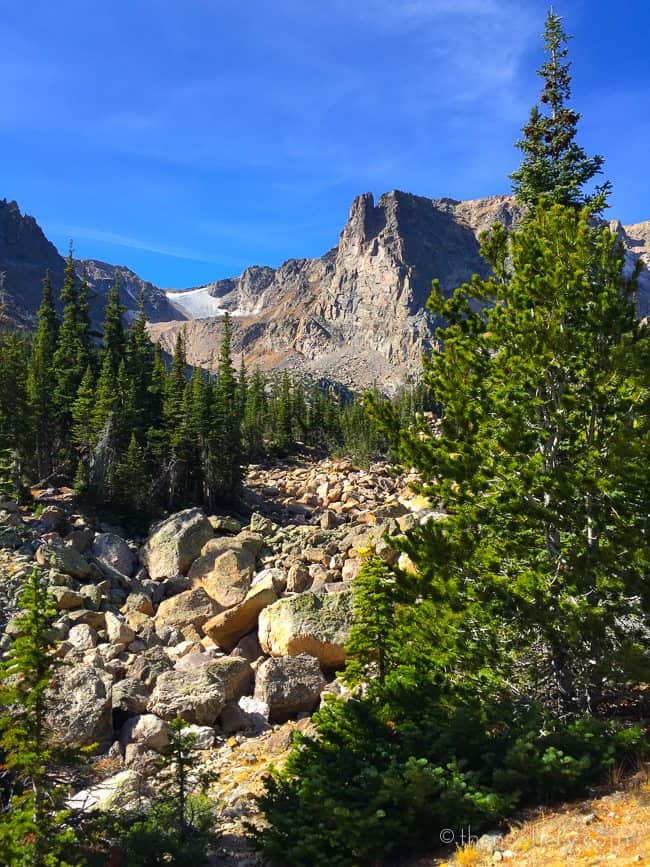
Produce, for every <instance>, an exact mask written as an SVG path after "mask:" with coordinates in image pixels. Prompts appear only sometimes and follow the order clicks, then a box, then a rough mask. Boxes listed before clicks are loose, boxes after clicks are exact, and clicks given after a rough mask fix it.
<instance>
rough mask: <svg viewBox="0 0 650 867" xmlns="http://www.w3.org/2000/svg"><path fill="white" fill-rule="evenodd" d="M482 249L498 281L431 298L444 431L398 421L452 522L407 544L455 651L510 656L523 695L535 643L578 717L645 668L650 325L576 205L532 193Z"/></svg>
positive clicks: (465, 656) (612, 252)
mask: <svg viewBox="0 0 650 867" xmlns="http://www.w3.org/2000/svg"><path fill="white" fill-rule="evenodd" d="M483 252H484V255H485V256H486V257H487V259H488V261H489V262H490V263H491V264H492V266H493V268H494V274H495V276H494V277H493V278H492V279H490V280H488V281H481V280H479V279H478V278H474V279H473V281H472V283H471V284H466V285H464V286H461V287H460V288H459V289H458V290H456V292H455V294H454V295H453V297H452V298H451V299H449V300H448V301H444V300H443V298H442V295H441V293H440V292H439V290H436V291H434V294H433V296H432V300H431V309H432V310H433V311H435V312H437V313H440V314H442V316H444V318H445V321H446V322H448V323H449V324H448V326H447V327H446V328H444V329H442V330H441V331H440V333H439V337H440V339H441V341H442V343H443V345H444V351H443V352H441V353H435V354H434V355H433V356H432V357H431V359H430V360H429V361H428V362H427V365H426V372H425V379H426V382H427V385H428V386H429V387H430V388H431V390H432V392H433V394H434V396H435V398H436V399H437V400H438V401H439V402H440V404H441V405H442V407H443V410H444V411H443V416H442V421H441V434H440V436H436V437H434V436H431V435H429V436H423V435H422V433H421V432H408V431H404V430H403V431H402V454H403V457H404V459H405V461H406V462H407V463H408V465H409V466H415V467H417V468H419V469H420V470H421V472H422V473H423V476H424V478H425V479H426V480H427V484H426V486H425V492H426V493H428V494H429V495H430V496H432V497H434V498H435V501H436V502H437V503H438V504H439V505H440V506H441V507H442V508H444V509H445V510H446V513H447V517H446V518H445V519H444V520H441V521H436V522H431V523H430V524H429V525H427V527H426V528H423V529H421V530H420V531H418V532H417V533H415V534H414V535H413V536H412V538H411V541H410V543H409V544H408V545H407V550H408V552H409V554H410V556H411V558H412V560H413V561H414V562H415V563H416V564H417V565H418V566H419V569H420V572H421V574H422V576H423V578H425V579H426V583H427V586H428V588H429V590H428V594H429V598H430V600H431V601H432V603H435V604H434V610H435V611H436V612H437V621H438V623H439V624H440V627H441V631H440V632H439V631H438V630H436V629H435V628H432V627H431V624H429V625H428V626H427V629H428V630H429V634H430V635H431V633H432V632H433V633H434V634H433V635H431V641H432V642H434V643H437V644H438V647H439V649H442V648H444V647H447V650H448V661H451V660H452V659H455V665H456V666H457V667H458V669H459V670H460V669H465V670H468V671H470V670H472V669H473V670H476V669H477V668H480V667H481V665H483V666H490V667H491V668H492V669H493V670H497V669H498V670H500V671H501V674H502V675H503V676H504V677H506V676H507V677H509V678H515V679H516V673H515V672H513V670H512V669H511V668H509V666H514V665H515V664H516V665H517V666H518V667H519V668H518V671H519V675H520V676H521V677H522V678H523V680H522V682H521V684H520V686H521V688H522V689H530V688H531V684H530V681H529V680H528V679H527V678H529V677H530V674H531V670H530V668H529V667H527V665H526V664H525V663H526V660H532V659H537V660H539V659H540V657H539V653H535V648H537V649H538V650H539V648H544V652H543V655H542V659H541V661H540V665H541V666H542V669H543V670H544V671H546V672H547V675H546V676H547V678H548V679H547V680H546V682H544V683H540V684H539V685H538V689H539V691H540V695H539V696H538V697H540V698H546V699H547V700H549V701H550V699H551V697H552V699H553V702H554V703H555V704H554V708H555V710H556V711H557V712H558V713H559V714H561V715H566V714H571V713H581V712H583V711H584V710H585V709H586V708H590V707H593V706H594V705H595V703H596V702H597V701H598V700H599V698H600V696H601V695H602V690H603V688H604V686H605V685H606V684H607V683H610V684H615V683H617V682H621V680H625V678H626V676H628V675H629V674H630V672H631V670H632V669H630V668H628V666H630V665H632V664H633V663H632V660H634V665H641V664H644V662H643V660H644V652H643V647H642V644H640V643H639V642H640V639H639V637H638V635H635V632H634V623H635V622H639V621H640V624H639V625H640V626H642V624H643V620H644V618H647V617H648V613H649V611H650V594H649V593H648V587H647V583H646V581H645V577H644V576H645V575H646V574H647V569H648V566H649V565H650V564H649V559H650V550H649V548H648V531H649V530H650V526H649V524H648V511H649V509H648V506H649V505H650V503H649V502H648V490H650V486H649V485H648V477H647V467H646V465H645V461H644V458H643V457H642V456H643V455H644V454H645V453H646V452H647V448H648V445H649V442H648V437H649V435H650V424H649V422H648V419H649V418H650V416H649V412H648V411H649V409H650V404H649V401H650V345H649V340H648V328H647V324H645V323H643V322H639V321H638V320H637V319H636V316H635V307H634V297H635V291H636V276H635V275H633V276H632V277H626V276H625V269H624V251H623V248H622V245H621V243H620V241H619V240H618V239H617V238H616V236H615V235H614V234H613V233H612V232H610V231H609V229H598V230H594V229H593V228H592V227H591V225H590V220H589V212H588V210H586V209H585V210H584V211H583V212H582V213H581V214H578V213H576V212H575V211H574V210H573V209H572V208H566V207H563V206H562V205H549V204H547V203H545V202H543V201H542V203H541V204H540V205H539V206H538V207H537V208H536V209H535V211H534V213H532V214H531V215H530V216H529V218H528V220H527V221H525V223H524V225H523V226H522V228H521V229H520V230H519V231H518V232H515V233H513V234H512V235H511V236H510V237H509V238H508V236H507V235H506V233H505V231H504V230H503V229H501V228H500V227H498V226H497V227H495V228H494V229H493V231H492V235H491V237H490V238H489V239H486V240H485V241H484V246H483ZM476 300H479V301H482V302H483V303H484V304H485V305H486V306H484V307H482V308H481V309H480V310H477V309H476V306H475V301H476ZM393 416H394V410H393ZM383 420H384V423H385V424H386V426H387V427H388V428H390V427H391V426H394V425H395V419H394V417H391V413H390V412H388V413H387V412H386V411H385V410H384V412H383ZM426 609H427V606H426V605H424V606H421V607H420V610H421V611H422V612H423V616H424V618H425V619H426V617H427V610H426ZM445 610H446V611H447V616H445V615H444V614H443V612H444V611H445ZM429 616H431V615H430V613H429ZM479 636H480V640H479V639H478V637H479ZM506 646H507V647H508V652H507V653H506V651H505V648H506ZM645 664H647V659H646V663H645Z"/></svg>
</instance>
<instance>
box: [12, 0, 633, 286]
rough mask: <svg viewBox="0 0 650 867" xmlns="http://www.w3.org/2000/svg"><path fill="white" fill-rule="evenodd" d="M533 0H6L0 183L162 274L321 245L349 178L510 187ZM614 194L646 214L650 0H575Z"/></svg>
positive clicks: (85, 239) (528, 65)
mask: <svg viewBox="0 0 650 867" xmlns="http://www.w3.org/2000/svg"><path fill="white" fill-rule="evenodd" d="M546 9H547V3H546V2H538V0H519V2H515V0H320V2H319V0H248V2H241V0H184V2H182V3H179V2H177V0H129V2H124V0H111V2H99V0H94V2H93V0H90V2H89V0H84V2H80V0H58V2H55V3H53V2H51V0H45V2H43V0H28V2H23V3H18V2H15V0H0V14H1V15H2V31H1V32H2V48H1V50H0V81H2V88H1V89H0V148H1V150H0V156H1V160H0V197H6V198H9V199H16V200H17V201H18V203H19V205H20V206H21V208H22V210H23V211H27V212H28V213H30V214H32V215H34V216H35V217H36V218H37V220H38V221H39V223H40V224H41V226H42V227H43V228H44V230H45V231H46V233H47V235H48V236H49V237H50V238H51V240H53V241H54V242H55V243H56V244H57V246H58V247H59V249H61V250H63V251H65V250H66V249H67V243H68V239H69V238H73V239H74V243H75V252H76V255H77V256H79V257H82V258H86V257H88V258H90V257H93V258H98V259H104V260H106V261H109V262H113V263H116V264H122V265H126V266H128V267H130V268H132V269H133V270H135V271H136V272H138V273H139V274H140V275H141V276H143V277H144V278H146V279H149V280H152V281H153V282H155V283H157V284H158V285H161V286H166V287H182V286H190V285H197V284H199V283H203V282H207V281H209V280H212V279H216V278H218V277H223V276H228V275H232V274H236V273H239V272H240V271H241V270H242V269H243V268H244V267H246V266H247V265H251V264H270V265H277V264H279V263H280V262H282V261H283V260H285V259H287V258H289V257H301V256H314V255H320V254H321V253H323V252H324V251H326V250H327V249H329V248H330V247H332V246H333V245H334V244H335V243H336V240H337V237H338V233H339V231H340V230H341V228H342V226H343V223H344V221H345V218H346V215H347V212H348V208H349V206H350V203H351V201H352V199H353V198H354V196H356V195H358V194H359V193H361V192H365V191H367V190H370V191H372V192H373V193H375V195H379V194H381V193H382V192H385V191H386V190H391V189H395V188H397V189H402V190H408V191H410V192H413V193H417V194H420V195H424V196H432V197H438V196H451V197H453V198H458V199H463V198H476V197H479V196H484V195H491V194H494V193H501V192H507V191H508V189H509V184H508V180H507V175H508V173H509V172H510V171H512V170H513V169H514V168H516V166H517V164H518V159H519V157H518V152H517V151H515V149H514V148H513V142H514V141H515V140H516V138H517V137H518V132H519V129H520V127H521V125H522V123H523V122H524V120H525V119H526V116H527V114H528V111H529V109H530V106H531V105H532V104H533V102H534V101H535V100H536V98H537V94H538V89H539V88H538V81H539V80H538V79H537V77H536V75H535V70H536V69H537V67H538V66H539V64H540V63H541V61H542V60H543V55H542V52H541V40H540V33H541V31H542V29H543V20H544V16H545V13H546ZM555 9H556V11H558V12H559V13H560V14H561V15H562V16H563V17H564V22H565V28H566V30H567V31H568V32H569V33H571V34H572V35H573V37H574V38H573V39H572V41H571V47H570V51H571V59H572V61H573V104H574V105H575V107H576V108H577V109H578V110H579V111H581V112H582V114H583V119H582V122H581V128H580V130H581V132H580V141H581V143H582V144H583V145H584V147H585V148H587V149H588V150H589V152H598V153H602V154H603V155H604V156H605V160H606V162H605V167H606V176H607V177H609V178H610V179H611V180H612V182H613V183H614V195H613V196H612V199H611V202H612V208H611V209H610V211H609V216H611V217H618V218H620V219H621V220H622V221H623V222H627V223H630V222H636V221H640V220H645V219H650V170H649V169H648V156H649V154H650V145H649V144H648V143H649V142H650V113H649V112H648V103H649V100H648V95H649V90H650V61H649V60H648V57H649V55H648V47H647V39H648V33H649V32H650V4H648V3H647V0H630V2H625V0H620V2H618V3H617V4H612V3H611V2H600V0H595V2H594V0H565V2H562V4H561V5H556V6H555Z"/></svg>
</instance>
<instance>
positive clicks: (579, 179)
mask: <svg viewBox="0 0 650 867" xmlns="http://www.w3.org/2000/svg"><path fill="white" fill-rule="evenodd" d="M567 41H568V39H567V36H566V34H565V33H564V30H563V29H562V19H561V18H560V16H559V15H556V14H555V13H554V12H552V11H551V12H549V13H548V16H547V18H546V27H545V31H544V48H545V50H546V52H547V54H548V60H547V61H546V62H545V63H544V64H543V65H542V67H541V69H540V70H539V76H540V77H541V78H542V80H543V82H544V85H543V88H542V93H541V97H540V103H541V106H534V107H533V109H532V110H531V113H530V117H529V119H528V123H527V124H526V125H525V126H524V127H523V130H522V132H523V138H522V139H521V140H520V141H518V142H517V147H518V148H519V149H520V150H521V151H522V153H523V155H524V158H523V161H522V164H521V166H520V167H519V168H518V169H517V171H515V172H513V173H512V174H511V175H510V177H511V179H512V182H513V190H514V192H515V194H516V196H517V198H518V200H519V201H520V202H522V203H523V204H525V205H531V206H533V205H536V204H537V203H538V202H539V200H540V198H541V197H542V196H546V197H547V198H549V199H550V200H551V201H553V202H557V203H558V204H561V205H569V206H571V207H574V208H581V207H582V206H585V205H586V206H588V207H589V209H590V211H591V213H592V214H599V213H600V212H601V211H603V210H604V209H605V208H606V207H607V196H608V195H609V192H610V189H611V184H610V182H609V181H606V182H605V183H604V184H602V185H600V186H597V187H596V188H595V189H594V191H593V192H592V193H585V191H584V188H585V185H586V184H588V183H589V181H591V180H592V179H593V178H594V177H595V176H596V175H599V174H601V173H602V166H603V162H604V160H603V157H602V156H598V155H597V156H593V157H589V156H587V154H586V152H585V150H584V149H583V148H582V147H580V146H579V145H578V144H577V142H576V140H575V139H576V132H577V126H578V121H579V120H580V114H579V113H578V112H577V111H574V110H573V109H572V108H570V107H569V105H568V101H569V99H570V96H571V76H570V75H569V68H570V63H569V62H567V60H566V57H567V54H568V51H567V48H566V44H567Z"/></svg>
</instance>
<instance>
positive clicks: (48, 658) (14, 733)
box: [0, 568, 79, 867]
mask: <svg viewBox="0 0 650 867" xmlns="http://www.w3.org/2000/svg"><path fill="white" fill-rule="evenodd" d="M20 608H21V613H20V616H19V617H18V618H17V619H16V621H15V624H16V627H17V635H16V637H15V638H14V641H13V644H12V646H11V648H10V649H9V651H8V653H7V655H6V657H5V659H4V661H3V662H2V664H1V665H0V673H1V674H2V678H1V680H0V683H1V684H2V686H0V708H1V709H2V716H1V717H0V732H1V733H0V745H1V746H2V749H3V751H4V754H5V764H6V766H7V768H8V769H9V771H10V772H11V773H12V774H13V776H14V778H15V780H16V781H17V783H18V786H17V787H16V791H15V793H14V794H13V796H12V798H11V804H10V810H9V811H8V812H3V813H2V814H1V815H0V849H1V850H2V853H3V856H5V858H6V861H7V863H10V864H16V865H18V864H21V865H23V864H24V865H33V867H55V865H57V867H58V865H62V867H65V865H73V864H77V863H79V860H78V859H77V858H75V854H74V853H75V850H76V849H77V846H76V839H75V834H74V832H73V830H72V829H71V828H70V827H68V826H66V818H67V814H66V813H65V812H64V811H62V810H61V803H62V792H61V790H60V788H59V787H58V786H57V783H56V781H55V777H54V776H53V764H54V763H55V762H56V761H57V760H59V759H60V758H61V755H60V753H59V752H58V751H57V749H56V747H55V746H54V745H53V744H52V742H51V738H50V733H49V730H48V727H47V724H46V710H47V696H46V690H47V687H48V684H49V682H50V679H51V677H52V674H53V672H54V670H55V667H56V665H57V664H58V659H57V657H56V655H55V651H54V644H53V641H52V638H51V631H50V627H51V624H52V621H53V620H54V618H55V617H56V614H57V611H56V606H55V605H54V604H53V602H52V600H51V598H50V597H49V595H48V592H47V584H46V581H45V578H44V576H43V575H42V574H41V573H40V572H39V571H38V569H36V568H35V569H34V570H33V571H32V573H31V575H30V577H29V579H28V580H27V582H26V584H25V586H24V588H23V592H22V595H21V599H20ZM65 758H66V759H67V760H68V761H69V760H70V759H71V758H73V756H71V755H66V756H65ZM20 786H22V787H23V788H22V790H20V788H19V787H20ZM3 860H4V859H3Z"/></svg>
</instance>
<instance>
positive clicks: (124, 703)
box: [111, 677, 151, 719]
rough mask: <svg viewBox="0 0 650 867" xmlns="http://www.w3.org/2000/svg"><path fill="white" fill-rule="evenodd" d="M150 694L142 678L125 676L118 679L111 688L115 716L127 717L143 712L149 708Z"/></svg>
mask: <svg viewBox="0 0 650 867" xmlns="http://www.w3.org/2000/svg"><path fill="white" fill-rule="evenodd" d="M150 694H151V693H150V690H149V689H148V688H147V687H146V686H145V684H144V683H143V682H142V681H141V680H135V678H133V677H125V678H124V680H120V681H118V682H117V683H116V684H114V685H113V688H112V690H111V704H112V706H113V716H114V717H115V716H119V717H121V718H122V719H126V718H128V717H130V716H135V715H138V714H143V713H144V712H145V711H146V709H147V702H148V701H149V696H150Z"/></svg>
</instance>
